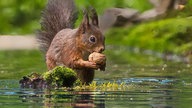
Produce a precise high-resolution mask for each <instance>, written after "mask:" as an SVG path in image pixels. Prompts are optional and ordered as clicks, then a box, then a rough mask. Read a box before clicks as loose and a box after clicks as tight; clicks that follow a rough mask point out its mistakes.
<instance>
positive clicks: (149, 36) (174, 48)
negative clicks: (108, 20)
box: [107, 18, 192, 54]
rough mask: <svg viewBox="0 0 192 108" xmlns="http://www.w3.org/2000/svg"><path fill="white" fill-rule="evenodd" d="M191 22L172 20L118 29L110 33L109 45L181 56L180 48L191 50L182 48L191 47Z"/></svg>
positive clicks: (189, 20) (186, 19) (183, 19)
mask: <svg viewBox="0 0 192 108" xmlns="http://www.w3.org/2000/svg"><path fill="white" fill-rule="evenodd" d="M189 22H192V18H172V19H165V20H160V21H153V22H149V23H142V24H140V25H137V26H134V27H131V28H123V29H122V28H119V29H117V28H116V29H113V30H111V31H110V32H108V34H107V36H110V38H107V43H108V44H112V43H115V44H119V45H128V46H132V47H138V48H141V49H151V50H155V51H158V52H172V53H178V54H181V53H182V52H183V50H180V48H181V49H185V50H186V51H189V50H190V48H191V47H184V48H183V47H182V46H189V45H190V44H191V41H192V38H191V37H192V25H191V24H190V23H189ZM114 39H115V41H114ZM116 40H119V41H116ZM180 51H182V52H180Z"/></svg>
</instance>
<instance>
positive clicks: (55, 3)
mask: <svg viewBox="0 0 192 108" xmlns="http://www.w3.org/2000/svg"><path fill="white" fill-rule="evenodd" d="M76 19H77V11H76V7H75V4H74V1H73V0H48V3H47V6H46V8H45V10H44V11H43V13H42V19H41V30H39V31H38V32H37V40H38V43H39V44H40V49H41V50H42V51H43V52H44V53H46V52H47V50H48V48H49V46H50V44H51V41H52V40H53V38H54V36H55V35H56V34H57V33H58V32H59V31H60V30H62V29H65V28H73V26H74V23H75V21H76Z"/></svg>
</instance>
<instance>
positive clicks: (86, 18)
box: [79, 9, 90, 33]
mask: <svg viewBox="0 0 192 108" xmlns="http://www.w3.org/2000/svg"><path fill="white" fill-rule="evenodd" d="M83 14H84V15H83V20H82V22H81V25H80V27H79V31H80V32H81V33H85V31H86V30H87V29H88V28H89V26H90V24H89V16H88V11H87V10H86V9H84V10H83Z"/></svg>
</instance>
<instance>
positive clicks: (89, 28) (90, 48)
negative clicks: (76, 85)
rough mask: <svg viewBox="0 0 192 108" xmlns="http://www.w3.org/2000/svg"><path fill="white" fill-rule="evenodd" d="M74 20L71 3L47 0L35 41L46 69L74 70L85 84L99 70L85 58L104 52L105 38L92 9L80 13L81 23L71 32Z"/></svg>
mask: <svg viewBox="0 0 192 108" xmlns="http://www.w3.org/2000/svg"><path fill="white" fill-rule="evenodd" d="M76 19H77V9H76V7H75V4H74V1H73V0H48V3H47V5H46V8H45V9H44V11H43V12H42V18H41V30H39V31H38V33H37V39H38V42H39V44H40V49H41V50H42V51H43V52H44V53H45V56H46V64H47V68H48V69H49V70H51V69H53V68H54V67H56V66H59V65H63V66H67V67H69V68H72V69H74V70H76V72H77V75H78V78H79V79H80V80H81V82H82V83H85V84H88V83H90V82H91V81H92V80H93V78H94V70H95V69H99V68H100V65H98V64H96V63H95V62H93V61H89V60H88V56H89V55H90V54H91V53H93V52H97V53H101V52H103V51H104V50H105V37H104V35H103V34H102V32H101V30H100V28H99V25H98V15H97V12H96V10H95V9H94V8H90V9H89V10H85V11H84V15H83V20H82V22H81V24H80V25H79V27H78V28H76V29H74V23H75V21H76Z"/></svg>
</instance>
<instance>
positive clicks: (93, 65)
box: [86, 61, 99, 69]
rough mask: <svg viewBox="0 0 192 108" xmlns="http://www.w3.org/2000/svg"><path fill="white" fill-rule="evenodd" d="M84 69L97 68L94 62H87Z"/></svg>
mask: <svg viewBox="0 0 192 108" xmlns="http://www.w3.org/2000/svg"><path fill="white" fill-rule="evenodd" d="M86 67H88V68H92V69H98V68H99V66H98V65H97V64H96V63H95V62H89V61H87V64H86Z"/></svg>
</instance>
